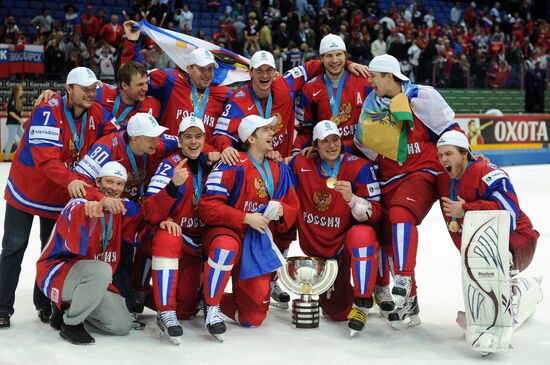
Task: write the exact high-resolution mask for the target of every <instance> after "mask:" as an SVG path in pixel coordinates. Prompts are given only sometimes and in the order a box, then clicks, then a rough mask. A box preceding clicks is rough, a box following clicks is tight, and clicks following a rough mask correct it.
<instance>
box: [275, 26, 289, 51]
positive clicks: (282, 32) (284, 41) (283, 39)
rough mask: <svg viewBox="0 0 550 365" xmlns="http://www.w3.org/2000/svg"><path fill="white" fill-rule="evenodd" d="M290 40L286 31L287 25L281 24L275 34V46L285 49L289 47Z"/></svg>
mask: <svg viewBox="0 0 550 365" xmlns="http://www.w3.org/2000/svg"><path fill="white" fill-rule="evenodd" d="M289 40H290V37H289V35H288V32H287V30H286V23H284V22H283V23H281V24H279V28H278V29H277V30H276V31H275V34H273V44H274V45H277V46H279V47H280V48H282V49H284V48H286V47H287V46H288V42H289Z"/></svg>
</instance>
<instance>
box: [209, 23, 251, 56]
mask: <svg viewBox="0 0 550 365" xmlns="http://www.w3.org/2000/svg"><path fill="white" fill-rule="evenodd" d="M212 40H213V41H214V44H216V45H217V46H220V47H222V48H226V49H228V50H232V49H233V40H234V39H233V37H231V35H229V33H228V32H227V29H226V25H225V24H220V25H219V27H218V31H217V32H216V33H214V34H213V35H212ZM256 44H257V43H256ZM250 45H251V46H253V45H254V44H250Z"/></svg>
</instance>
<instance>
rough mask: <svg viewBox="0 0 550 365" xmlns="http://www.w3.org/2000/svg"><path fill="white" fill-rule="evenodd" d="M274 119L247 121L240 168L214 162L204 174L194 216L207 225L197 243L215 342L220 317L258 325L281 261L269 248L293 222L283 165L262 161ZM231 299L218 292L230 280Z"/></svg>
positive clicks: (221, 327) (292, 194) (294, 208)
mask: <svg viewBox="0 0 550 365" xmlns="http://www.w3.org/2000/svg"><path fill="white" fill-rule="evenodd" d="M275 121H276V119H275V118H274V117H272V118H269V119H265V118H262V117H260V116H257V115H249V116H246V117H245V118H243V119H242V121H241V123H240V125H239V128H238V132H239V139H240V140H241V142H243V143H244V145H243V150H244V151H246V152H239V155H238V163H237V164H235V165H233V166H229V165H227V164H225V163H220V164H218V165H217V166H216V167H215V168H214V169H213V170H212V172H211V173H210V175H209V176H208V179H207V181H206V191H205V193H204V195H203V197H202V199H201V200H200V202H199V217H200V218H201V219H202V221H203V222H205V223H206V224H207V225H208V227H207V231H206V234H205V236H204V239H203V244H204V248H205V250H204V254H205V256H207V257H208V258H207V261H206V262H205V264H204V285H203V294H204V300H205V302H206V305H207V311H206V327H207V329H208V331H209V332H210V334H212V335H213V336H214V337H216V338H218V339H220V336H221V335H222V334H223V333H224V332H225V330H226V328H225V324H224V322H223V318H222V317H221V313H220V305H221V312H223V314H225V315H226V316H228V317H230V318H232V319H234V320H235V321H237V322H238V323H240V324H241V325H243V326H259V325H260V324H261V323H262V322H263V320H264V319H265V317H266V315H267V310H268V308H269V297H270V285H269V283H270V278H271V272H273V271H274V270H276V269H278V268H279V267H281V266H282V265H283V264H284V263H286V261H285V259H284V258H283V256H282V254H281V252H280V251H279V250H278V249H277V247H276V246H275V244H274V243H273V239H272V234H271V232H273V230H274V229H275V226H276V225H280V227H279V231H281V230H284V229H287V230H288V229H290V228H291V227H292V225H293V224H294V222H295V221H296V216H297V214H298V209H299V208H298V207H299V204H300V203H299V201H298V197H297V196H296V191H295V190H294V186H293V183H292V176H291V174H290V170H289V169H288V166H286V165H284V164H282V163H276V162H274V161H272V160H269V159H267V158H266V155H267V154H268V153H269V152H271V151H273V135H274V132H273V130H272V126H273V125H274V122H275ZM230 276H231V277H232V280H233V293H226V294H224V290H225V287H226V285H227V282H228V280H229V277H230Z"/></svg>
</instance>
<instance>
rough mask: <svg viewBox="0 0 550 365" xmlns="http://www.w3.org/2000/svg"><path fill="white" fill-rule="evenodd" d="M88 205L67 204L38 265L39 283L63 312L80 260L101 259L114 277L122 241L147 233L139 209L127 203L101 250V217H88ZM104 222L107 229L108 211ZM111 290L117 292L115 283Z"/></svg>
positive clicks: (79, 202) (137, 239)
mask: <svg viewBox="0 0 550 365" xmlns="http://www.w3.org/2000/svg"><path fill="white" fill-rule="evenodd" d="M86 202H87V200H85V199H72V200H71V201H70V202H69V203H68V204H67V206H66V207H65V208H64V209H63V211H62V212H61V214H60V215H59V217H58V218H57V222H56V224H55V227H54V229H53V232H52V235H51V236H50V238H49V240H48V243H47V244H46V246H45V248H44V250H43V251H42V254H41V255H40V258H39V259H38V262H37V263H36V283H37V284H38V286H39V288H40V289H41V290H42V292H44V294H46V296H47V297H48V298H50V299H51V300H52V301H53V302H54V303H55V304H56V306H57V307H58V308H60V309H61V298H62V294H63V284H64V283H65V279H66V278H67V275H68V274H69V271H70V270H71V267H73V265H74V264H76V263H77V262H78V261H80V260H101V261H105V262H106V263H108V264H109V265H111V267H112V269H113V274H114V273H115V271H116V269H117V267H118V263H119V261H120V246H121V241H122V240H124V241H125V244H136V243H138V242H140V241H141V236H142V234H144V233H145V232H147V229H146V228H144V227H143V224H144V221H143V216H142V215H141V213H140V211H139V206H138V205H137V204H136V203H134V202H132V201H128V200H126V201H124V206H125V208H126V214H125V215H124V216H123V215H122V214H116V215H113V221H112V229H111V234H110V238H109V240H108V241H107V242H106V246H105V247H102V236H103V228H102V224H101V223H100V219H99V218H89V217H86V215H85V211H84V207H85V204H86ZM104 219H105V227H108V222H109V219H110V213H109V212H108V211H104ZM109 289H110V290H111V291H114V292H117V290H116V288H115V287H114V286H113V284H112V283H111V284H110V285H109Z"/></svg>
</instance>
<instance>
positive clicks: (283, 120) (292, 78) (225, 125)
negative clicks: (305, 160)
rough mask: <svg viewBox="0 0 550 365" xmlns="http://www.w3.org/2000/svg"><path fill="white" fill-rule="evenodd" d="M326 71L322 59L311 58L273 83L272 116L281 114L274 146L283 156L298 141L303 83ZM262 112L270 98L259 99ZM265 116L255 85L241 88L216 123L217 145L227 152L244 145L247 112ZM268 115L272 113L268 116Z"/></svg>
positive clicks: (214, 141) (215, 140)
mask: <svg viewBox="0 0 550 365" xmlns="http://www.w3.org/2000/svg"><path fill="white" fill-rule="evenodd" d="M321 70H322V64H321V62H320V61H309V62H306V63H305V64H304V65H303V66H298V67H294V68H293V69H292V70H289V71H288V72H287V73H286V74H285V75H284V76H278V77H277V78H276V79H275V80H274V81H273V84H272V85H271V92H272V100H273V101H272V102H273V105H272V109H271V115H270V117H273V116H275V117H277V125H276V126H275V127H274V128H273V130H274V132H275V135H274V136H273V147H274V149H275V150H276V151H279V152H280V153H281V155H282V156H283V157H287V156H290V155H291V153H292V143H293V140H294V122H295V114H294V99H295V97H296V94H297V93H298V92H299V91H300V89H301V88H302V86H303V85H304V84H305V83H306V82H307V81H308V80H309V79H311V78H312V77H313V76H315V75H317V74H319V72H321ZM259 101H260V103H261V106H262V113H263V115H265V112H266V108H267V106H266V103H267V98H265V99H260V100H259ZM250 114H256V115H262V114H261V113H260V111H259V110H258V108H257V106H256V104H255V102H254V99H253V97H252V86H251V85H250V84H248V85H247V86H244V87H241V88H239V89H237V90H236V91H235V92H234V93H233V94H232V95H231V97H230V98H229V101H228V102H227V105H226V106H225V110H224V112H223V114H222V115H221V117H219V118H218V121H217V122H216V129H215V130H214V138H213V144H214V147H216V149H217V150H219V151H223V150H224V149H225V148H227V147H231V146H233V147H235V148H237V149H238V147H239V146H240V142H241V141H240V139H239V134H238V128H239V124H240V123H241V120H242V118H244V117H245V116H247V115H250ZM266 117H268V116H266Z"/></svg>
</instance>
